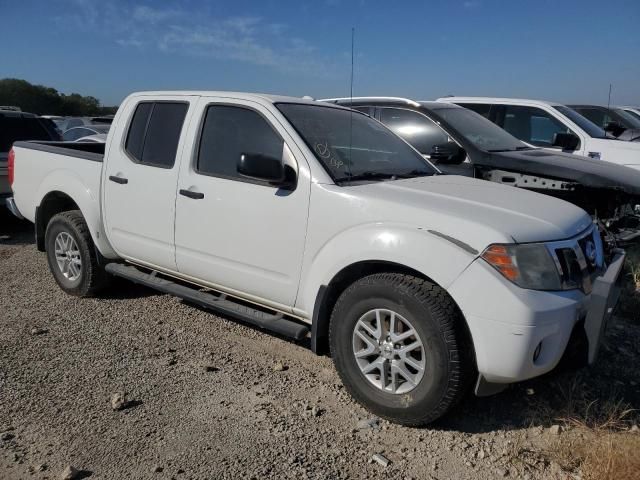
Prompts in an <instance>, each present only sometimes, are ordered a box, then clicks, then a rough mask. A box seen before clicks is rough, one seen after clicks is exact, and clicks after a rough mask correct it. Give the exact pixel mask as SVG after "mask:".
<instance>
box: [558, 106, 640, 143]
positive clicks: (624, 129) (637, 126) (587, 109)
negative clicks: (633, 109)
mask: <svg viewBox="0 0 640 480" xmlns="http://www.w3.org/2000/svg"><path fill="white" fill-rule="evenodd" d="M567 106H568V107H570V108H573V109H574V110H575V111H576V112H578V113H579V114H580V115H582V116H583V117H586V118H588V119H589V120H591V121H592V122H593V123H595V124H596V125H598V126H599V127H600V128H602V129H603V130H604V131H605V132H607V133H610V134H611V135H613V136H614V137H616V138H617V139H618V140H626V141H628V142H636V141H640V118H636V117H634V116H633V114H631V113H629V112H627V111H625V110H624V109H623V108H618V107H602V106H600V105H567Z"/></svg>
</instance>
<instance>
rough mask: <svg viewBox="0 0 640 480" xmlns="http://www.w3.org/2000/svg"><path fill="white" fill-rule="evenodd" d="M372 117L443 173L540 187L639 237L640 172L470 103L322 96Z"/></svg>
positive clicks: (615, 237) (607, 233)
mask: <svg viewBox="0 0 640 480" xmlns="http://www.w3.org/2000/svg"><path fill="white" fill-rule="evenodd" d="M324 101H326V102H331V103H335V104H338V105H342V106H348V107H351V108H354V109H356V110H359V111H361V112H364V113H366V114H368V115H371V116H372V117H374V118H376V119H377V120H379V121H380V122H382V123H383V124H385V125H386V126H387V127H389V128H390V129H391V130H393V131H394V132H395V133H396V134H397V135H399V136H401V137H402V138H404V139H405V140H406V141H407V142H409V143H410V144H411V145H413V147H414V148H416V150H418V151H419V152H420V153H421V154H423V155H424V156H425V157H426V158H428V159H429V160H430V161H431V162H433V163H435V164H436V165H437V166H438V168H439V169H440V170H441V171H443V172H445V173H449V174H457V175H466V176H469V177H476V178H482V179H484V180H488V181H491V182H497V183H503V184H505V185H511V186H514V187H520V188H525V189H527V190H533V191H535V192H538V193H544V194H546V195H551V196H554V197H557V198H561V199H563V200H566V201H569V202H571V203H574V204H576V205H578V206H579V207H580V208H583V209H584V210H586V211H587V212H589V213H590V214H591V215H592V216H593V217H594V221H595V222H596V223H598V224H600V225H601V229H602V230H603V233H604V239H605V241H606V242H610V243H612V244H613V245H617V246H623V245H624V244H626V243H629V242H632V241H636V240H637V239H640V212H639V211H637V210H636V205H639V204H640V171H638V170H634V169H630V168H627V167H623V166H620V165H612V164H610V163H605V162H602V161H598V160H594V159H591V158H587V157H581V156H577V155H573V154H570V153H564V152H560V151H554V150H549V149H543V148H537V147H533V146H531V145H528V144H526V143H524V142H522V141H520V140H518V139H517V138H515V137H514V136H512V135H511V134H509V133H508V132H507V131H505V130H503V129H501V128H500V127H498V126H496V125H495V124H493V123H492V122H490V121H489V120H487V119H486V118H484V117H482V116H481V115H479V114H477V113H475V112H474V111H472V110H468V109H466V108H462V107H460V106H458V105H455V104H451V103H444V102H416V101H413V100H410V99H406V98H394V97H355V98H335V99H325V100H324Z"/></svg>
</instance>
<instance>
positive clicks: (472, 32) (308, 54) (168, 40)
mask: <svg viewBox="0 0 640 480" xmlns="http://www.w3.org/2000/svg"><path fill="white" fill-rule="evenodd" d="M0 18H1V19H2V48H1V49H0V77H17V78H24V79H26V80H29V81H31V82H33V83H38V84H44V85H47V86H51V87H54V88H56V89H58V90H60V91H61V92H64V93H71V92H78V93H81V94H83V95H93V96H95V97H97V98H99V99H100V100H101V101H102V102H103V104H106V105H113V104H118V103H119V102H120V101H121V100H122V98H124V97H125V96H126V95H127V94H128V93H130V92H132V91H136V90H149V89H209V90H214V89H218V90H246V91H261V92H269V93H281V94H288V95H294V96H302V95H311V96H313V97H316V98H321V97H325V96H345V95H348V92H349V76H350V63H351V59H350V42H351V27H352V26H353V27H355V29H356V48H355V52H356V59H355V65H356V66H355V84H354V94H355V95H396V96H407V97H411V98H415V99H433V98H436V97H438V96H442V95H447V94H456V95H492V96H520V97H532V98H542V99H549V100H556V101H560V102H566V103H571V102H585V103H588V102H592V103H606V101H607V93H608V88H609V83H612V84H613V101H614V103H620V104H636V105H638V104H640V55H639V53H638V52H640V1H638V0H627V1H615V0H611V1H607V2H603V1H597V2H596V1H591V0H565V1H556V0H537V1H536V0H509V1H507V0H503V1H500V0H442V1H435V0H433V1H426V0H425V1H400V0H397V1H374V0H352V1H348V0H315V1H313V0H297V1H288V0H262V1H248V0H233V1H228V0H217V1H214V0H210V1H205V0H174V1H153V2H152V1H149V0H147V1H143V2H133V1H123V0H42V1H35V0H34V1H31V0H0Z"/></svg>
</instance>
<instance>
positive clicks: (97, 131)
mask: <svg viewBox="0 0 640 480" xmlns="http://www.w3.org/2000/svg"><path fill="white" fill-rule="evenodd" d="M110 128H111V125H85V126H84V127H73V128H70V129H69V130H67V131H66V132H64V133H63V134H62V140H64V141H65V142H75V141H76V140H78V139H79V138H83V137H88V136H90V135H106V134H107V133H109V129H110Z"/></svg>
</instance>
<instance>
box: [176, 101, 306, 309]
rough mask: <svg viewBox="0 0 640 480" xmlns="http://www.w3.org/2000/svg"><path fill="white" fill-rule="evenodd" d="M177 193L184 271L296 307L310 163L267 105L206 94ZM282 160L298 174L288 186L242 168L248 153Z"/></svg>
mask: <svg viewBox="0 0 640 480" xmlns="http://www.w3.org/2000/svg"><path fill="white" fill-rule="evenodd" d="M197 111H198V113H197V116H198V117H200V118H198V119H197V117H196V116H194V120H193V122H192V126H193V128H192V129H191V130H192V132H191V133H190V135H189V137H190V138H193V139H194V140H193V141H194V148H193V151H194V155H193V157H192V158H191V159H190V161H186V159H185V162H183V165H182V167H181V172H180V178H179V181H178V190H179V192H180V193H179V194H178V196H177V198H176V236H175V240H176V260H177V264H178V271H179V272H180V273H181V274H184V275H187V276H189V277H191V278H193V279H195V280H198V281H201V282H204V283H206V284H209V285H211V286H213V287H217V288H219V289H221V290H223V291H227V292H229V293H231V294H236V295H239V296H241V297H243V298H247V299H249V300H254V301H257V302H260V303H266V304H270V305H271V306H273V307H274V308H280V309H286V310H288V309H289V308H290V307H292V306H293V304H294V301H295V297H296V292H297V288H298V281H299V276H300V268H301V263H302V255H303V249H304V242H305V234H306V229H307V211H308V205H309V189H310V179H309V173H308V166H307V165H306V163H305V160H304V159H303V158H302V155H301V154H300V153H299V151H298V150H297V146H296V145H295V143H294V142H293V140H292V138H291V137H290V135H289V134H288V132H287V131H286V130H285V129H284V128H283V127H282V124H280V123H279V122H278V120H277V119H276V118H275V116H274V114H273V113H272V112H270V111H269V109H268V108H266V107H265V106H263V105H261V104H258V103H254V102H251V101H241V100H234V101H232V102H231V101H229V100H224V99H216V98H203V99H201V101H200V105H199V107H198V110H197ZM249 153H250V154H260V155H264V156H269V157H275V158H278V159H281V160H282V162H283V163H284V164H285V165H288V168H291V169H292V170H293V171H295V172H297V175H298V181H297V185H296V187H295V188H294V189H292V190H285V189H281V188H278V187H276V186H273V185H270V184H268V183H265V182H261V181H256V180H251V179H249V178H245V177H242V176H241V175H239V174H238V171H237V164H238V160H239V158H240V156H241V155H242V154H249Z"/></svg>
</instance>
